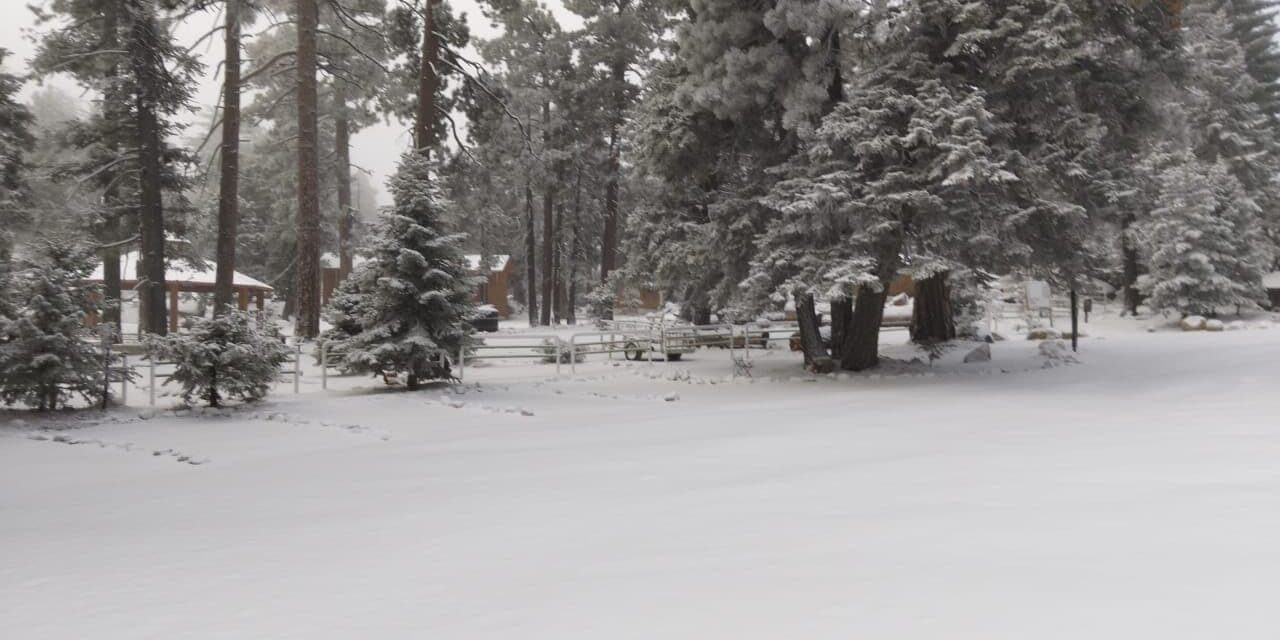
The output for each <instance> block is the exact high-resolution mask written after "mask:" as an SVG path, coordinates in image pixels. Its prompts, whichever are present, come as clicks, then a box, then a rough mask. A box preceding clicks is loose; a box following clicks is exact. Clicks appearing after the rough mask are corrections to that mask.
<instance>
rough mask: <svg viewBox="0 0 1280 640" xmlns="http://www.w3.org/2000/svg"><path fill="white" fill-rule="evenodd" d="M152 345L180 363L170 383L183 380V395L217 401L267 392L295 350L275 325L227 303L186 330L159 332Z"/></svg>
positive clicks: (157, 353) (158, 354)
mask: <svg viewBox="0 0 1280 640" xmlns="http://www.w3.org/2000/svg"><path fill="white" fill-rule="evenodd" d="M148 347H149V349H150V350H151V355H152V357H154V358H160V359H164V360H169V361H172V362H173V363H175V366H174V371H173V375H172V376H170V377H169V379H168V380H165V384H169V382H171V381H172V382H176V383H178V384H179V385H181V386H182V398H183V400H184V401H185V402H187V403H190V402H191V399H192V398H193V397H198V398H200V399H202V400H204V401H205V402H206V403H208V405H209V406H211V407H217V406H220V405H221V404H222V402H223V401H224V400H226V399H227V398H230V397H233V396H234V397H239V398H240V399H241V400H243V401H246V402H251V401H254V400H260V399H262V398H264V397H266V395H267V393H268V392H269V391H270V390H271V385H272V384H274V383H275V382H276V380H277V379H279V377H280V369H281V367H282V366H283V365H284V363H285V362H288V361H289V357H290V356H291V355H292V352H291V351H290V349H289V347H288V346H287V345H285V344H284V342H283V341H282V340H281V338H280V336H279V335H278V334H277V333H276V332H275V331H274V330H270V331H264V330H263V329H262V327H260V326H258V325H257V323H256V322H255V320H254V319H253V317H252V316H251V315H249V314H248V313H246V312H243V311H235V310H232V309H224V310H223V312H222V313H221V314H219V315H217V316H214V317H213V318H212V319H202V320H199V321H197V322H196V323H195V326H193V327H192V328H191V332H190V333H187V334H183V335H170V336H163V337H155V338H152V339H151V340H150V342H149V343H148Z"/></svg>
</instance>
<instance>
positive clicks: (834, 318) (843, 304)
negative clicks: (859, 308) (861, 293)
mask: <svg viewBox="0 0 1280 640" xmlns="http://www.w3.org/2000/svg"><path fill="white" fill-rule="evenodd" d="M852 325H853V299H852V298H848V297H844V296H841V297H839V298H836V299H834V300H832V301H831V357H833V358H838V357H840V354H842V353H844V346H845V343H846V342H847V341H848V339H849V334H850V332H852V330H853V327H852Z"/></svg>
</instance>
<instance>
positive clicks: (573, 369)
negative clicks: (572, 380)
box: [569, 333, 578, 376]
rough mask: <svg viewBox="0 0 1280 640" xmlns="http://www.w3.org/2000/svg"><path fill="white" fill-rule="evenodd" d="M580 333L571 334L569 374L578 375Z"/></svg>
mask: <svg viewBox="0 0 1280 640" xmlns="http://www.w3.org/2000/svg"><path fill="white" fill-rule="evenodd" d="M577 356H578V334H576V333H575V334H573V335H571V336H569V375H571V376H576V375H578V357H577Z"/></svg>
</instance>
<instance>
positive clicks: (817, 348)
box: [795, 292, 834, 373]
mask: <svg viewBox="0 0 1280 640" xmlns="http://www.w3.org/2000/svg"><path fill="white" fill-rule="evenodd" d="M795 300H796V322H797V324H799V325H800V350H801V351H802V352H803V353H804V366H805V368H807V369H809V370H811V371H814V372H817V373H830V372H831V370H832V369H833V368H834V366H833V364H832V362H831V356H830V355H829V354H828V353H827V348H826V347H824V346H822V325H821V323H820V322H819V321H818V312H817V310H816V309H815V308H814V302H813V294H812V293H806V292H796V295H795Z"/></svg>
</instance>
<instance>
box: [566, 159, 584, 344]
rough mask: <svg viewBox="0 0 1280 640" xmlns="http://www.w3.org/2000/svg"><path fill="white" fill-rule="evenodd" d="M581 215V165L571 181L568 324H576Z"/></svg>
mask: <svg viewBox="0 0 1280 640" xmlns="http://www.w3.org/2000/svg"><path fill="white" fill-rule="evenodd" d="M581 215H582V167H578V173H577V178H576V179H575V180H574V182H573V219H572V220H570V221H569V227H570V230H569V233H570V236H571V237H570V240H569V255H568V256H567V259H568V262H569V269H568V270H569V296H568V299H567V300H565V316H566V318H567V320H568V322H569V324H571V325H573V324H578V253H579V252H580V251H581V250H582V248H581V246H580V243H581V239H580V236H579V235H578V218H579V217H580V216H581Z"/></svg>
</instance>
